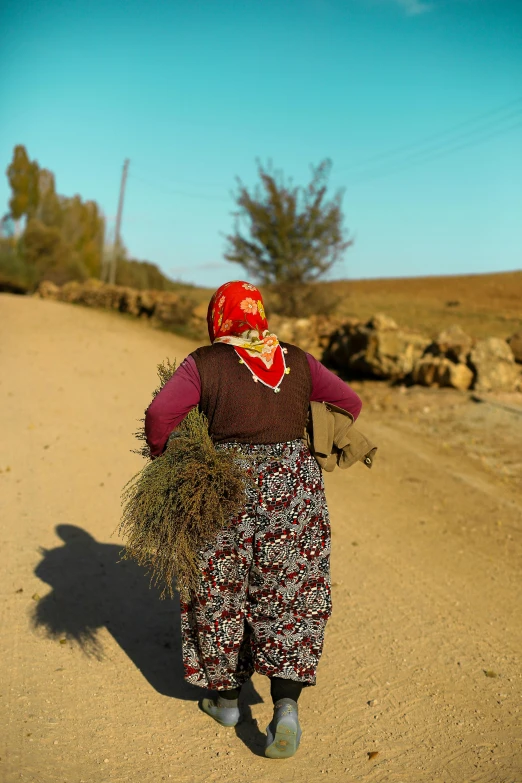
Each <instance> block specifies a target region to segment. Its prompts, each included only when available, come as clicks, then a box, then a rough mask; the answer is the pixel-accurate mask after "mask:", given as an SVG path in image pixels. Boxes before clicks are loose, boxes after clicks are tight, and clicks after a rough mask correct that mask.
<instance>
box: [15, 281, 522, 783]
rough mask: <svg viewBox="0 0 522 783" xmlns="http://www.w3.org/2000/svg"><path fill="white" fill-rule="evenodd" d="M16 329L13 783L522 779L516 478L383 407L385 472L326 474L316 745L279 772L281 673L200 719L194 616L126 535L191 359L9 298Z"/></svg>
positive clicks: (377, 434) (154, 335) (312, 707)
mask: <svg viewBox="0 0 522 783" xmlns="http://www.w3.org/2000/svg"><path fill="white" fill-rule="evenodd" d="M0 323H1V327H0V329H1V335H0V368H1V369H0V406H1V408H0V409H1V411H2V427H1V432H2V437H1V442H0V503H1V516H2V533H1V551H2V553H3V556H4V557H3V566H2V568H1V574H0V579H1V601H2V603H1V607H2V613H1V645H2V647H1V660H2V671H3V673H2V678H1V679H2V682H1V689H0V693H1V696H0V705H1V710H2V714H1V716H0V720H1V726H2V729H1V734H2V739H1V749H0V756H1V760H0V780H1V781H2V783H11V782H12V781H15V780H16V781H19V780H24V781H37V782H38V783H50V782H51V781H52V782H53V783H54V782H55V781H67V783H80V782H81V781H84V782H85V783H102V782H103V783H106V782H107V781H122V783H123V782H124V781H125V783H127V782H130V783H135V782H136V783H138V782H139V783H148V782H149V781H151V783H152V781H154V783H156V781H161V780H169V779H172V780H173V781H176V782H177V783H185V782H186V783H192V782H193V781H194V782H196V781H205V782H207V781H225V780H226V781H227V783H239V781H247V782H248V783H264V781H267V783H268V781H278V783H279V781H281V783H282V782H283V781H284V783H287V781H296V782H297V781H300V782H304V783H316V782H317V781H318V780H334V781H343V782H344V781H345V782H346V783H350V782H351V781H361V780H362V781H394V782H396V783H399V782H400V781H402V783H420V782H421V781H427V782H428V781H429V783H467V782H469V783H471V782H472V781H473V783H497V782H499V783H500V782H502V783H515V782H516V783H518V782H520V781H522V748H521V744H522V729H521V725H520V724H521V721H520V718H521V715H522V712H521V711H520V707H521V704H520V702H521V700H520V695H521V690H522V689H521V669H520V653H521V651H522V611H521V606H522V586H521V565H522V536H521V531H522V516H521V502H520V501H521V492H520V485H519V484H516V483H514V482H509V481H508V482H506V480H505V477H504V478H503V477H502V475H501V474H500V473H498V474H497V473H495V472H494V471H492V470H488V469H487V466H483V465H482V464H481V462H480V461H477V460H473V459H472V458H471V457H470V456H468V453H467V452H466V450H465V449H464V448H461V447H459V445H458V443H457V442H456V441H455V442H454V441H451V439H449V440H448V441H447V442H445V443H444V444H442V443H441V441H440V437H439V436H438V435H437V434H436V433H434V434H432V435H431V436H430V434H429V430H427V429H426V426H420V425H419V427H416V426H415V424H414V423H412V421H413V422H414V420H413V419H408V414H407V413H404V414H401V413H400V412H397V411H396V412H395V413H390V412H389V411H388V412H387V411H383V410H381V411H380V412H379V411H375V410H372V408H371V406H367V409H366V411H365V412H364V413H363V415H362V417H361V420H360V423H361V429H364V430H365V431H367V432H368V434H369V435H370V436H371V437H372V438H373V439H374V440H375V441H376V442H377V443H378V444H379V447H380V448H379V454H378V460H377V462H376V464H375V466H374V469H372V471H368V470H366V469H365V468H364V467H363V466H362V465H357V466H355V467H354V468H353V469H351V470H350V471H349V472H348V473H343V472H341V471H336V472H335V473H333V474H331V475H328V476H327V492H328V499H329V506H330V511H331V517H332V528H333V554H332V579H333V585H334V586H333V597H334V613H333V616H332V619H331V621H330V623H329V626H328V629H327V635H326V644H325V651H324V656H323V659H322V661H321V665H320V668H319V676H318V684H317V686H316V688H314V689H308V690H306V691H305V692H304V693H303V696H302V698H301V702H300V705H301V706H300V715H301V722H302V725H303V729H304V734H303V740H302V744H301V748H300V749H299V751H298V754H297V755H296V756H295V757H294V758H293V759H290V760H288V761H283V762H277V761H271V760H269V759H265V758H264V757H263V734H264V729H265V727H266V725H267V723H268V722H269V719H270V717H271V705H270V698H269V690H268V684H267V681H266V680H264V679H263V678H261V677H258V676H256V677H255V678H254V680H253V685H252V687H251V688H250V690H249V691H248V692H246V693H245V694H244V696H245V697H246V698H245V703H244V706H243V712H244V718H243V721H242V722H241V723H240V724H239V725H238V727H237V730H233V729H232V730H230V729H222V728H220V727H219V726H218V725H217V724H215V723H214V722H212V721H211V720H210V719H209V718H208V717H207V716H205V715H203V714H202V713H201V712H199V711H198V709H197V698H198V697H199V696H200V695H201V694H200V691H199V690H198V689H197V688H195V687H191V686H188V685H186V684H185V683H184V682H183V680H182V676H181V661H180V648H179V630H178V617H179V616H178V608H177V605H176V602H160V601H159V599H158V597H157V594H156V593H155V592H154V591H152V590H149V588H148V582H147V578H146V577H145V576H144V575H143V573H141V571H140V570H139V569H138V568H137V567H134V566H133V565H132V564H130V563H127V562H126V563H118V562H117V561H118V552H119V549H120V546H119V542H118V539H117V537H115V536H112V535H111V534H112V533H113V531H114V530H115V528H116V526H117V524H118V520H119V508H120V505H119V502H120V501H119V494H120V490H121V487H122V486H123V484H124V483H125V482H126V481H127V479H128V478H129V477H130V476H131V475H132V474H133V473H134V472H135V471H136V470H137V469H138V468H139V467H140V465H141V459H140V458H139V457H137V456H136V455H133V454H131V453H130V449H131V448H133V447H134V443H133V437H132V432H133V430H134V429H135V426H136V420H137V419H138V418H139V417H140V416H141V414H142V411H143V409H144V407H145V406H146V405H147V403H148V401H149V399H150V393H151V390H152V389H153V388H154V385H155V366H156V364H157V363H158V362H159V361H161V360H162V359H163V358H165V357H166V356H170V357H171V358H174V357H176V358H177V359H178V360H181V359H182V358H183V356H185V355H186V354H187V353H188V352H189V351H190V350H192V349H193V347H194V346H193V345H192V344H191V343H189V342H188V341H185V340H182V339H181V338H178V337H176V336H173V335H170V334H166V333H162V332H157V331H154V330H152V329H150V328H147V327H145V326H144V325H143V324H140V323H138V322H134V321H130V320H127V319H125V318H123V317H118V316H116V315H112V314H108V313H102V312H96V311H91V310H84V309H80V308H78V307H74V306H71V305H66V304H59V303H53V302H48V301H41V300H37V299H33V298H25V297H14V296H9V295H1V296H0ZM401 415H402V417H403V418H402V419H401ZM502 415H504V414H502ZM456 416H458V411H457V413H456ZM505 416H507V417H508V419H506V420H505V421H504V424H505V427H506V431H507V429H509V432H510V433H511V435H512V437H513V438H514V440H515V442H518V443H520V442H521V440H520V438H521V437H522V417H520V416H519V417H517V415H516V414H514V413H513V414H510V413H509V412H505ZM509 417H511V418H509ZM506 422H507V423H506ZM480 426H482V427H483V428H484V427H486V426H487V422H486V424H483V425H482V424H481V425H480ZM517 428H518V429H517ZM447 429H449V430H451V427H450V426H448V427H447ZM518 433H519V434H518ZM447 437H449V436H445V438H447ZM372 753H376V754H377V755H374V756H372V757H371V758H370V757H369V754H372Z"/></svg>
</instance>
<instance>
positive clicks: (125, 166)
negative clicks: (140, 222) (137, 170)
mask: <svg viewBox="0 0 522 783" xmlns="http://www.w3.org/2000/svg"><path fill="white" fill-rule="evenodd" d="M129 163H130V161H129V159H128V158H125V161H124V163H123V171H122V174H121V185H120V199H119V201H118V214H117V215H116V229H115V232H114V245H113V250H112V259H111V268H110V275H109V283H112V284H114V283H115V282H116V264H117V263H118V253H119V250H120V228H121V216H122V212H123V200H124V198H125V185H126V184H127V171H128V168H129Z"/></svg>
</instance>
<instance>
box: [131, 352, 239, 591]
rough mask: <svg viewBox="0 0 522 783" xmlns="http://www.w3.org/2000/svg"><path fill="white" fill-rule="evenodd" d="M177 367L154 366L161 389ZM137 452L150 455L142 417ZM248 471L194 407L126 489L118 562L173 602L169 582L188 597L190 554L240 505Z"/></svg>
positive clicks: (193, 559) (192, 574)
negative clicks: (143, 571)
mask: <svg viewBox="0 0 522 783" xmlns="http://www.w3.org/2000/svg"><path fill="white" fill-rule="evenodd" d="M175 369H176V365H175V363H174V364H172V363H171V362H170V361H169V360H168V359H167V360H166V361H165V362H163V363H162V364H160V365H158V376H159V381H160V383H159V386H158V388H157V389H156V390H155V391H154V397H155V396H156V395H157V394H158V392H159V391H160V390H161V389H162V388H163V386H164V385H165V383H166V382H167V381H168V380H169V378H170V377H171V376H172V374H173V372H174V370H175ZM135 434H136V437H137V438H138V440H139V441H140V442H141V444H142V445H141V446H140V448H139V449H136V450H135V451H136V453H139V454H141V455H142V456H144V457H147V458H149V459H150V457H149V450H148V447H147V445H146V443H145V430H144V419H143V420H142V426H141V427H140V429H139V430H138V431H137V432H136V433H135ZM248 481H249V478H248V469H247V466H246V465H245V464H244V462H242V459H241V457H240V456H239V455H238V454H236V453H235V452H234V451H230V450H223V451H220V450H217V449H216V448H215V446H214V443H213V442H212V439H211V438H210V436H209V433H208V422H207V419H206V417H205V416H204V415H203V414H202V413H200V412H199V411H198V410H197V409H196V408H194V409H193V410H192V411H191V412H190V413H189V414H188V416H187V417H186V418H185V419H184V420H183V421H182V423H181V424H180V425H179V427H177V428H176V430H175V431H174V432H173V433H172V435H171V436H170V438H169V441H168V444H167V447H166V449H165V451H164V453H163V454H162V455H161V456H160V457H158V458H157V459H154V460H151V461H149V462H148V464H147V465H145V467H144V468H142V470H140V472H139V473H137V474H136V475H135V476H134V477H133V478H131V480H130V481H129V482H128V483H127V484H126V486H125V487H124V489H123V493H122V503H123V513H122V519H121V522H120V526H119V532H120V533H121V534H122V536H123V538H124V539H125V549H124V552H123V558H124V559H130V558H132V559H133V560H136V562H138V563H139V564H140V565H143V566H145V567H147V568H148V569H149V571H150V573H151V583H153V584H155V585H160V586H162V588H163V589H162V592H161V597H162V598H165V597H167V596H169V597H172V596H173V580H175V582H176V587H177V588H178V590H179V591H180V593H181V595H182V596H184V597H187V596H188V595H189V594H190V592H191V590H193V589H194V588H195V587H196V585H197V583H198V567H197V555H198V551H199V550H200V548H201V547H202V546H204V545H205V544H207V543H209V542H211V541H212V540H213V539H214V538H215V537H216V535H217V533H218V532H219V531H220V530H221V529H222V528H223V527H225V526H226V525H227V524H228V523H229V521H230V519H231V518H232V517H234V516H235V515H237V514H238V513H239V512H240V511H241V509H242V508H243V506H244V503H245V490H246V484H247V482H248Z"/></svg>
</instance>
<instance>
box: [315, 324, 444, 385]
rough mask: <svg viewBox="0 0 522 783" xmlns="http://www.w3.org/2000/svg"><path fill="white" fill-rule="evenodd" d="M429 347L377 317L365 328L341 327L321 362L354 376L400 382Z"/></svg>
mask: <svg viewBox="0 0 522 783" xmlns="http://www.w3.org/2000/svg"><path fill="white" fill-rule="evenodd" d="M375 327H378V328H375ZM381 327H382V328H381ZM429 343H430V340H429V339H428V338H427V337H424V336H423V335H421V334H417V333H416V332H409V331H407V330H403V329H399V327H398V326H397V324H396V323H395V321H393V320H392V319H391V318H387V317H386V316H382V315H378V316H374V317H373V318H372V319H371V320H370V321H368V323H367V324H365V325H362V324H360V323H359V324H353V323H345V324H343V326H341V327H340V328H339V329H337V330H336V332H334V334H333V335H332V336H331V338H330V341H329V344H328V346H327V347H326V350H325V352H324V356H323V360H324V361H325V362H326V363H328V364H330V365H332V366H334V367H336V368H337V369H339V370H341V371H344V372H346V373H348V374H351V375H354V376H362V377H367V378H368V377H369V378H392V379H400V378H404V377H405V376H407V375H409V374H410V373H411V371H412V370H413V367H414V366H415V364H416V363H417V361H418V360H419V359H420V358H421V356H422V354H423V353H424V350H425V349H426V347H427V346H428V345H429Z"/></svg>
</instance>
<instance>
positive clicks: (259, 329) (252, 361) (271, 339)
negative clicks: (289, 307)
mask: <svg viewBox="0 0 522 783" xmlns="http://www.w3.org/2000/svg"><path fill="white" fill-rule="evenodd" d="M207 324H208V334H209V337H210V341H211V342H212V343H227V344H229V345H232V346H233V347H234V350H235V352H236V353H237V355H238V356H239V360H240V362H241V363H242V364H246V366H247V367H248V369H249V370H250V372H251V373H252V377H253V379H254V381H261V383H264V384H265V386H268V387H269V388H270V389H273V390H274V391H275V392H278V391H280V389H279V386H280V385H281V381H282V380H283V378H284V376H285V374H286V373H288V372H290V368H287V367H286V363H285V357H284V353H283V350H284V352H285V353H286V349H282V348H281V346H280V345H279V340H278V339H277V337H276V335H275V334H272V333H271V332H269V330H268V322H267V320H266V315H265V308H264V305H263V298H262V296H261V294H260V292H259V290H258V289H257V288H256V287H255V285H252V284H251V283H245V282H243V280H235V281H233V282H230V283H225V284H224V285H222V286H220V288H218V290H217V291H216V293H215V294H214V295H213V297H212V299H211V300H210V303H209V306H208V313H207Z"/></svg>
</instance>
